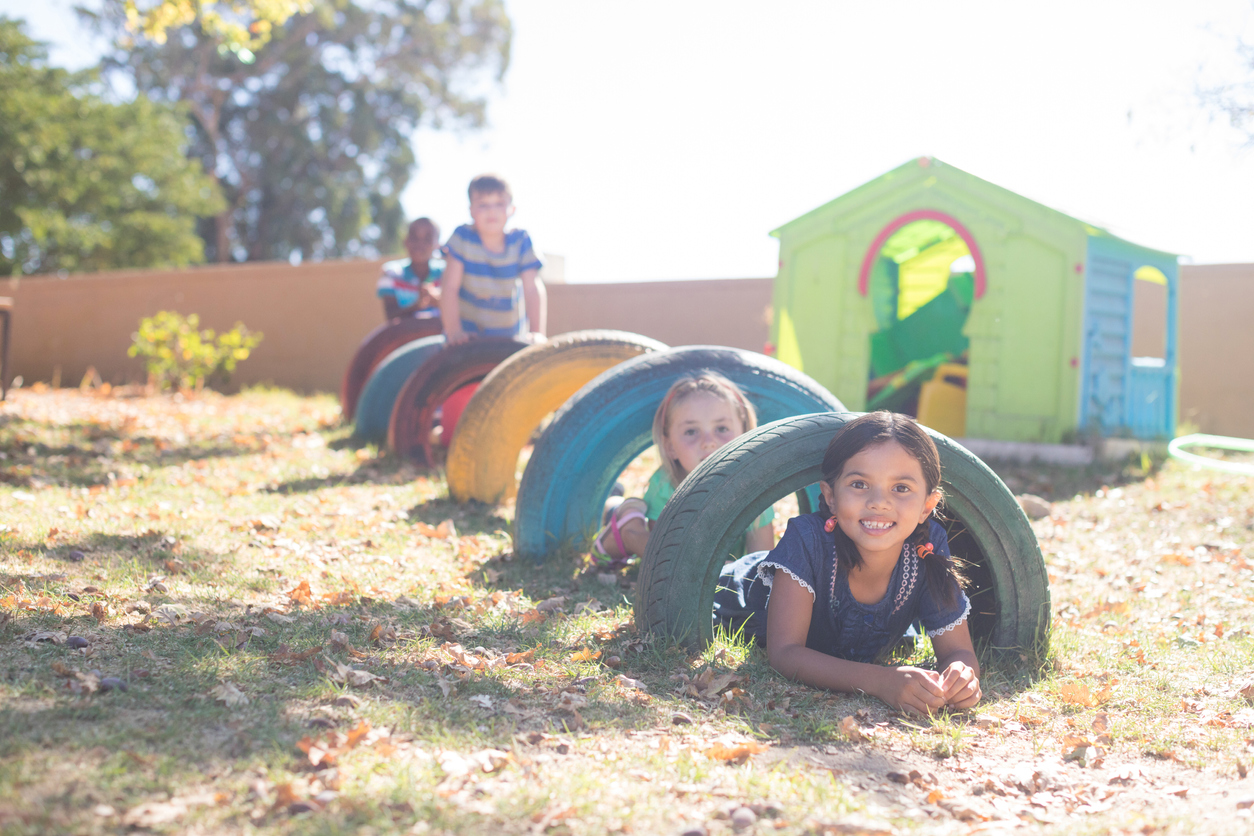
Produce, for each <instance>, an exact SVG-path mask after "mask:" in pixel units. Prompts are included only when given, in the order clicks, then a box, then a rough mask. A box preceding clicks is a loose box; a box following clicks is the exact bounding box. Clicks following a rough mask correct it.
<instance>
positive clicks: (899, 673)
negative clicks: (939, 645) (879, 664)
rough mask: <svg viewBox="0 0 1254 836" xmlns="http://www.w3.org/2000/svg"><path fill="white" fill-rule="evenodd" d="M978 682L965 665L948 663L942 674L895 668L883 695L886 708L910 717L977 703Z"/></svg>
mask: <svg viewBox="0 0 1254 836" xmlns="http://www.w3.org/2000/svg"><path fill="white" fill-rule="evenodd" d="M981 696H983V695H982V693H981V692H980V680H979V678H978V677H977V676H976V673H975V670H974V669H973V668H971V666H969V665H967V664H966V663H965V662H951V663H950V664H949V665H948V666H947V667H946V668H945V670H944V671H941V672H939V673H938V672H936V671H929V670H924V669H922V668H913V667H906V666H903V667H899V668H894V669H892V671H891V672H890V676H889V680H888V683H887V688H886V690H885V693H883V694H881V695H880V697H881V699H883V700H884V701H885V702H886V703H888V704H889V705H892V706H895V707H897V708H900V709H901V710H903V711H908V712H911V713H914V714H932V713H934V712H936V711H939V710H940V709H942V708H944V707H946V706H948V707H950V708H970V707H971V706H973V705H975V704H976V703H977V702H979V701H980V697H981Z"/></svg>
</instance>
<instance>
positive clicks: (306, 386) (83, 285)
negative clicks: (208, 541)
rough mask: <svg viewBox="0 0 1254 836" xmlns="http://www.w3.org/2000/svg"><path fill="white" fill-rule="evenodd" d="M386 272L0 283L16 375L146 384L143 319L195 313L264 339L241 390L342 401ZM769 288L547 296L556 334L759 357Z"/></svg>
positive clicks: (567, 291) (280, 267)
mask: <svg viewBox="0 0 1254 836" xmlns="http://www.w3.org/2000/svg"><path fill="white" fill-rule="evenodd" d="M381 263H382V262H381V261H337V262H322V263H319V264H305V265H300V266H298V267H293V266H291V265H289V264H286V263H283V262H273V263H263V264H241V265H225V266H214V267H197V268H193V269H188V270H175V271H119V272H110V273H93V274H82V275H71V276H69V277H67V278H64V279H59V278H49V277H39V278H23V279H20V280H13V279H9V280H0V295H3V296H12V297H13V299H14V311H13V340H12V349H11V362H10V369H11V374H13V375H21V376H22V377H23V378H24V379H25V380H26V381H27V382H28V383H30V382H33V381H36V380H42V381H51V380H52V379H53V378H54V377H57V376H59V378H60V381H61V384H62V385H63V386H74V385H77V384H78V382H79V381H80V380H81V379H82V377H83V375H84V373H85V372H86V370H87V368H88V367H89V366H94V367H95V369H96V370H97V371H98V372H99V373H100V375H101V377H102V378H103V379H104V380H107V381H110V382H112V383H125V382H129V381H139V380H143V379H144V372H143V366H142V364H141V363H140V361H138V360H135V359H131V358H129V357H127V356H126V349H127V348H128V347H129V346H130V343H131V334H132V332H134V331H135V329H136V327H137V326H138V324H139V320H140V318H141V317H144V316H148V315H151V314H153V313H156V312H157V311H159V310H174V311H178V312H180V313H184V314H188V313H196V314H198V315H199V316H200V322H201V327H208V328H215V329H218V330H222V329H229V328H231V327H232V326H234V324H235V323H236V322H243V323H244V324H245V325H247V326H248V327H249V329H251V330H253V331H261V332H263V333H264V334H265V339H264V340H263V341H262V343H261V345H260V346H259V347H258V348H257V349H256V351H255V352H254V353H253V356H252V357H250V358H249V359H248V360H247V361H245V362H243V363H241V364H240V366H239V368H238V369H237V370H236V373H235V375H234V378H233V382H234V383H236V384H241V385H244V384H251V383H261V382H265V383H273V384H276V385H279V386H286V387H290V388H292V389H296V390H298V391H301V392H313V391H328V392H339V388H340V379H341V376H342V375H343V373H344V369H345V367H347V365H348V362H349V359H350V358H351V357H352V355H353V352H354V351H355V350H356V348H357V346H358V344H359V343H360V342H361V340H362V338H363V337H364V336H365V335H366V334H367V333H369V332H370V331H371V329H373V328H375V327H376V326H378V325H379V324H381V323H382V322H383V308H382V306H381V305H380V303H379V301H378V299H377V298H376V297H375V291H374V288H375V281H376V279H377V278H378V276H379V266H380V264H381ZM770 295H771V280H770V279H726V280H716V281H687V282H647V283H628V284H588V285H567V284H556V283H555V284H552V285H550V286H549V333H550V334H558V333H562V332H565V331H574V330H579V329H584V328H619V329H622V330H625V331H635V332H637V333H641V334H645V335H646V336H650V337H653V338H655V339H658V340H661V341H662V342H665V343H667V344H669V345H684V344H693V343H712V344H719V345H732V346H737V347H741V348H751V349H754V350H758V351H760V350H761V349H762V346H763V344H764V343H765V342H766V333H767V328H766V323H765V319H764V313H765V308H766V305H767V303H768V302H769V300H770Z"/></svg>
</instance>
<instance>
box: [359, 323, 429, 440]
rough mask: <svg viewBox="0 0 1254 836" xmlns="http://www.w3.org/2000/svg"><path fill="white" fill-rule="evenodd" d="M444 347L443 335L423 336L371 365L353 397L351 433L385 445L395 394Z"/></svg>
mask: <svg viewBox="0 0 1254 836" xmlns="http://www.w3.org/2000/svg"><path fill="white" fill-rule="evenodd" d="M442 348H444V335H443V334H439V335H437V336H434V337H423V338H422V339H420V340H415V341H414V342H412V343H406V344H405V345H403V346H401V347H400V348H398V349H396V350H395V351H393V352H392V353H391V354H389V355H388V356H387V357H384V358H383V362H381V363H380V364H379V365H377V366H375V369H374V371H372V372H371V373H370V377H369V378H368V379H367V380H366V385H365V387H363V388H362V390H361V395H360V396H359V397H358V398H357V414H356V416H355V423H354V426H353V435H354V436H355V437H356V438H358V439H360V440H362V441H373V442H376V443H379V444H386V443H387V440H388V423H389V422H390V421H391V420H392V408H393V407H394V406H395V405H396V396H397V395H399V394H400V391H401V387H402V386H404V385H405V381H406V380H408V379H409V376H410V375H411V374H413V373H414V372H416V371H417V370H418V369H419V368H421V367H422V365H423V364H424V363H426V362H427V361H428V360H430V359H431V358H432V357H434V356H435V355H437V354H439V353H440V349H442Z"/></svg>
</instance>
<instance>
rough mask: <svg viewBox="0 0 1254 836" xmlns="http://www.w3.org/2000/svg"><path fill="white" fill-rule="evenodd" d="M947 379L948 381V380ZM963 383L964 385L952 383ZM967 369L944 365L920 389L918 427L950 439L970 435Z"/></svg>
mask: <svg viewBox="0 0 1254 836" xmlns="http://www.w3.org/2000/svg"><path fill="white" fill-rule="evenodd" d="M947 378H948V379H947ZM954 379H961V381H962V383H961V384H958V383H953V382H951V381H952V380H954ZM966 382H967V367H966V366H962V365H958V364H957V363H942V364H941V365H939V366H937V367H936V374H934V375H932V379H931V380H929V381H928V382H927V383H924V384H923V385H922V386H920V387H919V416H918V417H919V423H920V424H922V425H923V426H925V427H931V428H932V429H934V430H936V431H937V432H938V433H943V434H944V435H947V436H949V437H950V438H962V437H963V436H965V435H966V434H967V387H966Z"/></svg>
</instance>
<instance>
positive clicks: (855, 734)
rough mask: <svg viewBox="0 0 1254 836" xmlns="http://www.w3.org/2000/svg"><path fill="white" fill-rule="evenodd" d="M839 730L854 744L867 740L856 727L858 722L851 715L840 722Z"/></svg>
mask: <svg viewBox="0 0 1254 836" xmlns="http://www.w3.org/2000/svg"><path fill="white" fill-rule="evenodd" d="M840 730H841V732H842V733H844V735H845V737H847V738H849V739H850V740H852V741H853V742H854V743H861V742H862V741H864V740H866V739H867V735H866V733H865V732H863V731H862V729H861V727H859V726H858V720H857V718H855V717H854V716H853V715H852V714H851V715H849V716H848V717H846V718H844V719H843V720H841V721H840Z"/></svg>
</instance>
